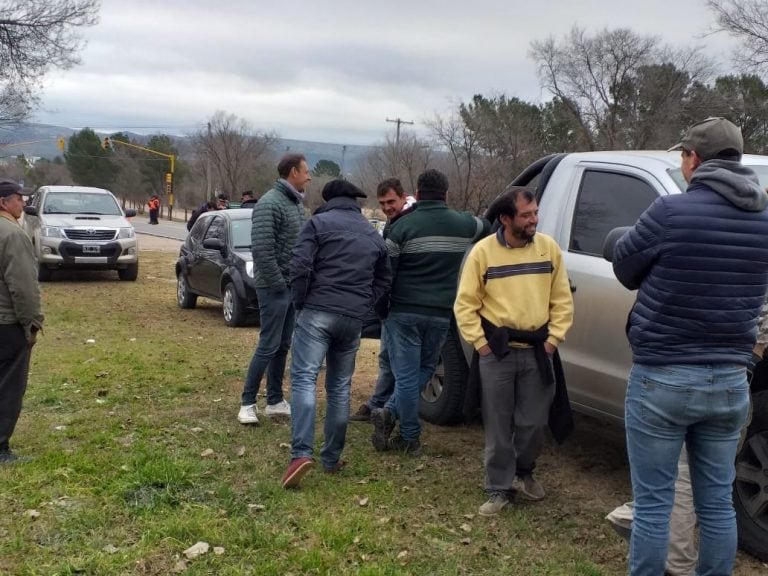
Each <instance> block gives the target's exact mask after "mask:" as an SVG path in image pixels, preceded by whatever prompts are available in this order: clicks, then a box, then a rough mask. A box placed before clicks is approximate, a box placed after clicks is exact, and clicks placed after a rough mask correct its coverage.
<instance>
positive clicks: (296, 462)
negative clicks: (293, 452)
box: [283, 456, 314, 489]
mask: <svg viewBox="0 0 768 576" xmlns="http://www.w3.org/2000/svg"><path fill="white" fill-rule="evenodd" d="M312 466H314V462H312V458H307V457H306V456H305V457H303V458H294V459H293V460H291V463H290V464H288V469H287V470H286V471H285V474H283V488H285V489H288V488H296V487H297V486H298V485H299V482H301V479H302V478H304V476H305V475H306V474H307V472H309V471H310V470H311V469H312Z"/></svg>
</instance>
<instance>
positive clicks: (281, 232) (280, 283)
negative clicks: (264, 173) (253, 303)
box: [251, 180, 306, 290]
mask: <svg viewBox="0 0 768 576" xmlns="http://www.w3.org/2000/svg"><path fill="white" fill-rule="evenodd" d="M305 220H306V215H305V214H304V205H303V204H302V203H301V200H300V198H299V197H298V196H297V195H296V193H295V192H294V191H293V190H291V188H290V187H289V186H288V184H287V183H286V182H285V181H284V180H278V181H277V182H275V185H274V186H273V187H272V188H271V189H270V190H269V191H268V192H267V193H266V194H264V196H262V197H261V198H260V199H259V201H258V203H257V204H256V205H255V206H254V207H253V215H252V216H251V253H252V254H253V276H254V282H255V284H256V287H257V288H271V289H273V290H284V289H286V288H287V287H288V283H289V280H290V263H291V250H293V245H294V244H296V239H297V238H298V236H299V230H301V227H302V226H303V225H304V221H305Z"/></svg>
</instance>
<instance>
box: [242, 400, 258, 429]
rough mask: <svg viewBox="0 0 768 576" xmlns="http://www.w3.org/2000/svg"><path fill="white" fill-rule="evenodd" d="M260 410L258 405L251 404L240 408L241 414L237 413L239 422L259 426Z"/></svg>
mask: <svg viewBox="0 0 768 576" xmlns="http://www.w3.org/2000/svg"><path fill="white" fill-rule="evenodd" d="M258 413H259V409H258V408H257V407H256V404H250V405H249V406H240V412H238V413H237V421H238V422H240V424H258V423H259V417H258Z"/></svg>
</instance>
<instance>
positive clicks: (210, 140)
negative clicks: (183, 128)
mask: <svg viewBox="0 0 768 576" xmlns="http://www.w3.org/2000/svg"><path fill="white" fill-rule="evenodd" d="M212 148H213V137H212V136H211V123H210V122H208V153H207V154H206V160H207V167H206V169H205V172H206V174H207V176H208V182H207V183H206V184H207V187H208V190H207V195H206V197H205V201H206V202H208V200H210V199H211V198H213V190H212V189H211V188H212V186H213V176H212V175H211V149H212Z"/></svg>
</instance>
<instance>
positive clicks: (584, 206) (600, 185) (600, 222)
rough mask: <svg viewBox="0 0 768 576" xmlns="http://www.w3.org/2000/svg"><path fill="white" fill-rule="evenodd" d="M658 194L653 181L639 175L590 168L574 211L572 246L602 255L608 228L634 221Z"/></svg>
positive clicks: (576, 249) (580, 250)
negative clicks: (647, 180)
mask: <svg viewBox="0 0 768 576" xmlns="http://www.w3.org/2000/svg"><path fill="white" fill-rule="evenodd" d="M657 197H658V194H657V193H656V190H654V188H653V187H652V186H651V185H650V184H648V183H647V182H645V181H644V180H642V179H640V178H637V177H635V176H630V175H628V174H618V173H615V172H604V171H599V170H586V171H585V172H584V176H583V178H582V180H581V187H580V189H579V197H578V200H577V201H576V210H575V211H574V214H573V226H572V227H571V241H570V246H569V250H571V251H572V252H581V253H584V254H593V255H595V256H601V255H602V253H603V241H604V240H605V237H606V236H607V235H608V232H610V231H611V230H613V229H614V228H617V227H618V226H631V225H633V224H634V223H635V222H636V221H637V218H638V217H639V216H640V214H642V213H643V212H644V211H645V209H646V208H648V206H650V205H651V203H652V202H653V201H654V200H656V198H657Z"/></svg>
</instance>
